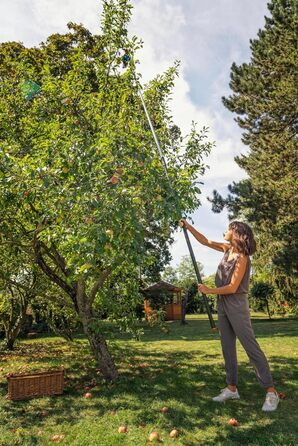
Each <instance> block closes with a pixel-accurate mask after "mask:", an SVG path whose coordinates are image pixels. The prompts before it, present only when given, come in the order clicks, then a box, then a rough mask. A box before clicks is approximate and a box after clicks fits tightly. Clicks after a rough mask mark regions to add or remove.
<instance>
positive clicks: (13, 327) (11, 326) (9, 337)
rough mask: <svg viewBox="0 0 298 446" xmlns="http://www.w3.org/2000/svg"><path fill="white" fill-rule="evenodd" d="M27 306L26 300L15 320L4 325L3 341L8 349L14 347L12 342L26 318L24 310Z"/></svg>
mask: <svg viewBox="0 0 298 446" xmlns="http://www.w3.org/2000/svg"><path fill="white" fill-rule="evenodd" d="M27 307H28V302H26V303H25V305H24V306H23V307H22V309H21V314H20V315H19V316H18V318H17V319H16V320H10V321H9V322H8V324H7V326H5V343H6V347H7V349H8V350H11V351H12V350H13V349H14V343H15V341H16V339H17V337H18V335H19V333H20V331H21V328H22V325H23V324H24V322H25V319H26V311H27Z"/></svg>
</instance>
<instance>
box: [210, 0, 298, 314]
mask: <svg viewBox="0 0 298 446" xmlns="http://www.w3.org/2000/svg"><path fill="white" fill-rule="evenodd" d="M297 6H298V2H297V0H272V1H271V2H270V3H269V4H268V9H269V11H270V13H271V17H265V27H264V29H262V30H259V32H258V37H257V38H256V39H254V40H251V41H250V48H251V59H250V62H249V63H243V64H242V65H240V66H238V65H236V64H235V63H233V65H232V67H231V81H230V88H231V90H232V92H233V93H232V94H231V95H230V96H229V97H227V98H226V97H224V98H223V103H224V105H225V106H226V107H227V108H228V109H229V110H230V111H231V112H233V113H236V115H237V117H236V118H235V120H236V122H237V123H238V125H239V126H240V127H241V128H242V129H244V133H243V136H242V141H243V143H244V144H246V145H247V146H248V147H249V150H248V153H247V154H245V155H241V156H238V157H236V158H235V161H236V162H237V164H238V165H239V166H240V167H241V168H242V169H244V170H245V171H246V173H247V175H248V178H247V179H245V180H243V181H240V182H239V183H235V182H233V184H232V185H229V186H228V189H229V192H230V194H228V196H227V197H226V198H223V197H221V196H220V195H219V194H218V193H217V192H216V191H214V192H213V198H212V199H209V200H210V201H212V203H213V211H214V212H220V211H221V210H222V209H223V208H224V207H226V208H227V209H228V211H229V217H230V218H231V219H232V218H239V217H242V218H245V219H247V220H248V221H249V222H250V223H251V224H252V225H253V227H254V229H255V231H256V234H257V237H258V242H259V243H258V245H259V250H258V253H257V255H256V256H255V266H257V267H258V266H259V267H260V268H264V267H266V268H267V271H268V275H270V276H271V277H272V278H273V281H274V282H275V285H277V287H278V288H279V289H280V291H281V292H282V293H283V295H284V296H286V298H287V299H292V305H293V307H296V308H297V301H296V300H295V295H296V294H297V293H296V289H297V258H298V245H297V241H298V226H297V220H298V219H297V209H298V200H297V185H298V157H297V146H296V135H297V60H298V54H297V32H296V31H297Z"/></svg>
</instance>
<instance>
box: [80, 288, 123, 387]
mask: <svg viewBox="0 0 298 446" xmlns="http://www.w3.org/2000/svg"><path fill="white" fill-rule="evenodd" d="M77 300H78V308H79V315H80V317H81V321H82V324H83V330H84V333H85V335H86V336H87V339H88V341H89V344H90V347H91V351H92V353H93V354H94V356H95V358H96V359H97V361H98V367H99V368H100V370H101V372H102V374H103V376H104V377H105V378H106V379H107V380H109V381H114V380H116V379H117V378H118V376H119V375H118V371H117V368H116V366H115V364H114V361H113V359H112V356H111V354H110V352H109V350H108V346H107V343H106V341H105V339H104V337H103V336H102V335H101V334H100V333H98V332H96V328H94V327H92V322H93V321H94V319H95V318H94V317H93V312H92V308H91V305H90V304H89V301H88V296H87V295H86V293H85V286H84V284H83V283H82V282H81V283H78V289H77Z"/></svg>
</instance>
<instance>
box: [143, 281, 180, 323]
mask: <svg viewBox="0 0 298 446" xmlns="http://www.w3.org/2000/svg"><path fill="white" fill-rule="evenodd" d="M183 291H184V288H181V287H178V286H175V285H173V284H171V283H168V282H164V281H163V280H161V281H160V282H157V283H154V284H153V285H150V286H148V287H147V288H145V289H143V293H144V295H145V296H146V298H145V300H144V308H145V316H146V318H148V316H149V315H150V313H152V311H153V309H154V307H155V308H156V307H157V306H159V307H160V308H164V310H165V312H166V314H165V319H166V320H167V321H171V320H180V319H181V317H182V292H183ZM158 304H159V305H158Z"/></svg>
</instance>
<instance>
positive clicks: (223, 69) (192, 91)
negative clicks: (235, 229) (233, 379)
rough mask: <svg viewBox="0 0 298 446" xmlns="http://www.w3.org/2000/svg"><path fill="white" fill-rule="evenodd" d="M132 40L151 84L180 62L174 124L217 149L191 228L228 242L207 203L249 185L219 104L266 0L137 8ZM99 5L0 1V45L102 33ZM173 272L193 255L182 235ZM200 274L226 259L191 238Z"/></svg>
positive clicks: (159, 2) (222, 219)
mask: <svg viewBox="0 0 298 446" xmlns="http://www.w3.org/2000/svg"><path fill="white" fill-rule="evenodd" d="M132 4H133V6H134V9H133V16H132V20H131V23H130V26H129V34H130V35H137V36H138V37H140V38H141V39H142V40H143V42H144V45H143V48H142V49H141V50H140V51H139V52H138V55H137V58H138V59H139V60H140V65H139V71H140V73H141V74H142V79H143V82H144V83H146V82H147V81H148V80H150V79H152V78H153V77H154V76H156V75H157V74H160V73H162V72H163V71H165V70H166V69H167V68H168V67H170V66H172V65H173V62H174V60H175V59H179V60H180V61H181V67H180V72H179V77H178V78H177V80H176V83H175V87H174V90H173V96H172V101H171V104H170V106H171V110H172V114H173V117H174V121H175V123H176V124H177V125H178V126H179V127H180V128H181V130H182V132H183V134H184V135H186V134H187V133H188V132H189V130H190V126H191V122H192V121H195V122H196V123H197V125H198V128H201V127H203V126H207V127H209V140H210V141H215V143H216V146H215V147H214V148H213V149H212V152H211V154H210V155H209V156H208V158H206V159H205V160H204V161H205V163H206V164H208V166H209V168H208V169H207V170H206V173H205V175H204V176H203V177H202V178H201V179H200V180H202V181H203V182H204V184H203V185H201V191H202V194H201V196H200V200H201V203H202V206H201V207H199V208H198V209H197V210H196V211H195V212H194V213H193V214H192V215H190V216H188V218H187V220H188V221H189V222H190V223H191V224H193V226H194V227H195V228H196V229H197V230H198V231H199V232H201V233H203V234H204V235H205V236H206V237H207V238H209V239H211V240H216V241H222V240H223V233H224V232H225V230H226V228H227V225H228V223H229V221H228V218H227V213H226V212H222V213H220V214H214V213H213V212H212V211H211V204H210V203H209V202H208V200H207V197H208V196H209V197H211V196H212V191H213V190H214V189H216V190H217V191H218V192H220V193H221V194H223V195H224V196H225V195H226V193H227V186H228V184H231V183H232V182H233V181H239V180H240V179H242V178H245V172H243V171H242V170H241V169H240V168H239V167H238V166H237V164H236V163H235V161H234V157H235V156H236V155H240V154H241V153H245V152H246V151H247V147H246V146H244V145H243V144H242V142H241V130H240V129H239V127H238V126H237V124H236V123H235V121H234V116H233V114H232V113H231V112H229V111H228V110H226V109H225V107H224V106H223V104H222V101H221V98H222V96H227V95H229V93H231V91H230V90H229V77H230V67H231V65H232V63H233V62H236V63H237V64H241V63H243V62H248V61H249V59H250V48H249V39H253V38H255V37H257V32H258V30H259V29H260V28H263V27H264V22H265V20H264V16H265V15H267V16H268V15H269V12H268V10H267V0H212V1H210V0H132ZM100 14H101V1H100V0H84V1H83V2H82V1H81V0H50V1H49V0H0V42H5V41H12V40H14V41H21V42H23V43H24V44H25V45H26V46H37V45H38V44H39V43H40V42H41V41H44V40H45V39H46V38H47V36H48V35H49V34H52V33H55V32H58V33H63V32H66V31H67V27H66V24H67V23H68V22H70V21H72V22H76V23H83V24H84V25H85V26H86V27H87V28H89V29H90V31H92V32H93V33H100ZM173 237H174V240H175V241H174V243H173V244H172V245H171V248H170V252H171V255H172V261H171V265H172V266H175V265H177V264H179V262H180V261H181V259H182V257H183V256H185V255H188V254H189V252H188V248H187V244H186V240H185V238H184V234H183V231H182V229H180V228H179V230H178V231H176V232H175V233H174V234H173ZM190 240H191V243H192V246H193V250H194V253H195V256H196V259H197V260H198V261H200V262H201V263H202V264H203V267H204V268H203V273H204V274H205V275H209V274H212V273H214V272H215V270H216V268H217V265H218V263H219V261H220V259H221V253H220V252H218V251H214V250H212V249H208V248H207V247H205V246H202V245H200V244H199V242H198V241H197V240H196V239H195V238H194V237H193V236H192V235H191V234H190Z"/></svg>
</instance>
